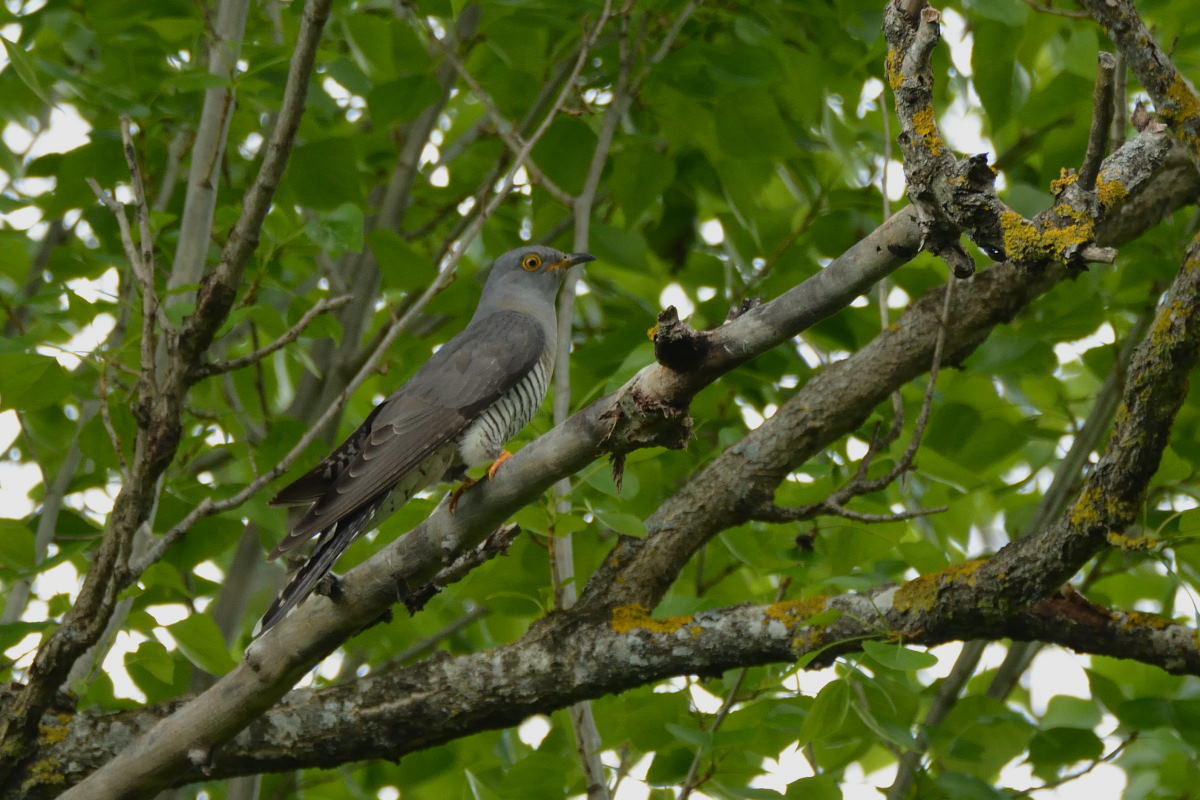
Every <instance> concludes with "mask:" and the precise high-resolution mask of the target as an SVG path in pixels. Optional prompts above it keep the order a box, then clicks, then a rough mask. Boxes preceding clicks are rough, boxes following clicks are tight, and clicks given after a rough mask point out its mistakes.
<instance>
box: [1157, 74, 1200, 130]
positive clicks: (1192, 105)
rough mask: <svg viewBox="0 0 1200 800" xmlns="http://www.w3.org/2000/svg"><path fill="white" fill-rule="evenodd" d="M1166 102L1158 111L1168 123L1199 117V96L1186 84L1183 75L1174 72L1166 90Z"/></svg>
mask: <svg viewBox="0 0 1200 800" xmlns="http://www.w3.org/2000/svg"><path fill="white" fill-rule="evenodd" d="M1166 100H1167V102H1166V103H1164V104H1163V108H1162V109H1160V113H1161V114H1162V116H1163V119H1164V121H1166V123H1167V124H1168V125H1170V124H1173V123H1176V122H1185V121H1188V120H1193V121H1195V120H1197V119H1200V96H1198V95H1197V94H1196V92H1194V91H1193V90H1192V87H1190V86H1188V84H1187V81H1185V80H1184V78H1183V75H1182V74H1180V73H1179V72H1176V73H1175V75H1174V77H1173V78H1172V79H1171V85H1170V86H1168V87H1167V91H1166Z"/></svg>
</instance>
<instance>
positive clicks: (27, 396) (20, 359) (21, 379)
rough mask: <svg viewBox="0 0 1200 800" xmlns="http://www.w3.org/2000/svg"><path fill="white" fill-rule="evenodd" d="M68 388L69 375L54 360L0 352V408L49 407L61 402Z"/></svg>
mask: <svg viewBox="0 0 1200 800" xmlns="http://www.w3.org/2000/svg"><path fill="white" fill-rule="evenodd" d="M67 386H68V380H67V375H66V372H65V371H64V370H63V368H62V367H61V366H59V364H58V362H57V361H55V360H54V359H53V358H50V357H48V356H41V355H34V354H33V353H0V409H4V408H20V409H23V410H26V411H28V410H31V409H35V408H46V407H47V406H51V405H54V404H56V403H58V402H61V401H62V399H63V396H64V395H65V394H66V393H67Z"/></svg>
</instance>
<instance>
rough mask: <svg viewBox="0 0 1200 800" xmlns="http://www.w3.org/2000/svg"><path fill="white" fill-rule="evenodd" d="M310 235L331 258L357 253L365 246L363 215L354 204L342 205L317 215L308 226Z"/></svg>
mask: <svg viewBox="0 0 1200 800" xmlns="http://www.w3.org/2000/svg"><path fill="white" fill-rule="evenodd" d="M307 230H308V235H309V236H310V237H311V238H312V240H313V242H314V243H316V245H317V246H318V247H320V248H321V249H322V250H324V251H325V254H326V255H328V256H331V257H336V256H340V255H343V254H345V253H357V252H358V251H360V250H362V246H363V213H362V209H360V208H359V207H358V206H357V205H355V204H353V203H342V204H341V205H340V206H338V207H337V208H335V209H334V210H332V211H327V212H325V213H323V214H319V215H317V218H316V219H315V220H310V221H309V223H308V225H307Z"/></svg>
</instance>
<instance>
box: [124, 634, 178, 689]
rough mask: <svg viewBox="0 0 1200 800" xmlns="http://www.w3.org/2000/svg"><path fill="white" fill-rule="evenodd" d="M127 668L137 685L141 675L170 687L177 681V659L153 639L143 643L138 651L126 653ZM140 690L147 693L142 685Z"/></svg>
mask: <svg viewBox="0 0 1200 800" xmlns="http://www.w3.org/2000/svg"><path fill="white" fill-rule="evenodd" d="M125 667H126V668H127V669H129V671H130V676H131V677H132V678H133V679H134V682H135V683H137V682H138V678H139V676H140V675H149V676H150V677H152V678H154V679H155V680H157V681H159V682H161V683H165V684H168V685H169V684H170V683H171V682H172V681H173V680H174V679H175V659H173V658H172V657H171V654H170V653H169V652H168V651H167V648H165V647H163V646H162V644H160V643H159V642H157V641H154V640H153V639H150V640H147V641H145V642H142V643H141V644H139V645H138V648H137V650H135V651H133V652H131V653H126V654H125ZM139 688H141V689H142V691H146V687H143V686H141V685H140V684H139Z"/></svg>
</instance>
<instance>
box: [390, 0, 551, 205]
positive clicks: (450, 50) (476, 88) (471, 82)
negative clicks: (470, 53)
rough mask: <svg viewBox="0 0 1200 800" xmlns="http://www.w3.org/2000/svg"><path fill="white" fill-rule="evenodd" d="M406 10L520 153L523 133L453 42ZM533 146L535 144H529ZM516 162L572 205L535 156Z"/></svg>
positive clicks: (505, 139) (503, 137)
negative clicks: (535, 160) (507, 117)
mask: <svg viewBox="0 0 1200 800" xmlns="http://www.w3.org/2000/svg"><path fill="white" fill-rule="evenodd" d="M402 7H403V8H404V10H405V12H406V14H405V15H406V16H407V17H408V21H409V23H410V24H411V25H412V26H413V27H415V28H416V29H417V30H419V31H420V32H421V33H423V34H424V36H423V37H422V38H423V39H424V41H425V46H426V48H427V49H429V52H430V55H434V50H433V48H434V46H435V45H434V44H433V43H435V42H436V47H437V48H438V49H439V50H440V51H441V54H442V56H443V57H445V59H446V60H447V61H449V62H450V64H451V65H452V66H453V67H454V70H455V72H457V73H458V74H459V77H461V78H462V79H463V83H465V84H466V85H467V88H468V89H470V90H471V94H472V95H474V96H475V98H476V99H478V100H479V102H480V103H481V104H482V105H483V107H484V109H485V110H486V111H487V114H488V116H489V117H490V118H491V120H492V125H493V126H494V127H495V129H496V133H497V134H498V135H499V136H500V139H501V140H502V141H503V142H504V144H505V145H506V146H507V147H508V149H509V150H511V151H512V152H513V153H514V154H519V153H521V152H522V150H524V149H525V146H524V143H523V142H522V141H521V135H520V134H519V133H518V132H517V130H516V126H515V125H513V123H511V122H509V121H508V120H507V119H506V118H505V117H504V115H503V114H502V113H500V109H499V108H497V107H496V103H495V102H494V101H493V100H492V98H491V95H489V94H488V93H487V91H486V90H485V89H484V88H483V86H481V85H480V83H479V81H477V80H475V76H474V75H472V74H471V73H470V71H469V70H468V69H467V66H466V65H465V64H464V63H463V62H462V59H460V58H459V57H458V54H457V53H455V52H454V45H453V44H452V43H451V42H449V41H447V40H446V39H444V38H438V37H437V36H436V35H435V34H434V32H433V31H432V30H431V29H430V27H429V24H428V22H426V21H425V19H424V18H422V17H421V16H420V15H419V14H417V13H416V12H414V11H413V9H412V8H411V7H410V6H407V5H405V6H402ZM530 149H532V148H530ZM516 163H517V166H524V167H525V169H526V170H528V171H529V178H530V180H532V181H533V182H535V183H537V184H539V185H541V187H542V188H543V189H545V190H546V191H547V192H548V193H549V194H550V195H551V196H552V197H553V198H554V199H555V200H557V201H558V202H560V203H562V204H563V205H564V206H570V205H572V204H573V202H574V198H572V197H571V195H570V194H569V193H568V192H566V191H565V190H563V189H562V188H561V187H560V186H559V185H558V184H557V183H555V182H554V181H552V180H551V179H550V178H549V176H547V175H546V173H544V172H542V170H541V168H540V167H538V165H537V164H536V163H534V160H533V159H532V158H531V157H530V156H529V154H528V152H526V153H525V156H524V157H523V158H519V159H518V160H517V162H516Z"/></svg>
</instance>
